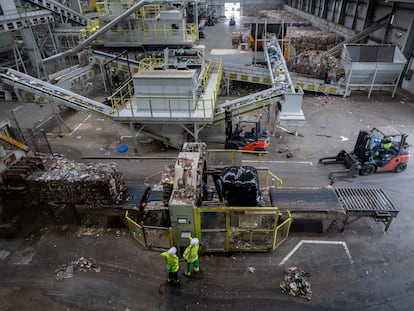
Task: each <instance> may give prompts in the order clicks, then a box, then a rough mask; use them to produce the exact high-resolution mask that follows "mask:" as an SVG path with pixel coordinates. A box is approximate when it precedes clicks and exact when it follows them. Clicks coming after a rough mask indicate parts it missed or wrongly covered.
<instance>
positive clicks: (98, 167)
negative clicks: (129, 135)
mask: <svg viewBox="0 0 414 311" xmlns="http://www.w3.org/2000/svg"><path fill="white" fill-rule="evenodd" d="M27 181H28V184H29V186H30V190H31V193H32V195H33V197H36V198H38V200H39V201H40V202H47V203H65V204H88V205H91V206H92V207H100V206H101V205H105V204H114V203H117V201H118V200H119V198H120V196H121V191H122V189H123V178H122V173H121V172H120V171H119V170H118V167H117V166H116V164H114V163H109V164H107V163H93V164H90V163H89V164H85V163H77V162H74V161H71V160H68V159H65V158H63V157H61V156H59V157H58V156H55V157H53V158H50V159H48V161H47V167H46V169H45V170H39V171H36V172H33V173H32V174H31V175H30V176H29V177H28V179H27Z"/></svg>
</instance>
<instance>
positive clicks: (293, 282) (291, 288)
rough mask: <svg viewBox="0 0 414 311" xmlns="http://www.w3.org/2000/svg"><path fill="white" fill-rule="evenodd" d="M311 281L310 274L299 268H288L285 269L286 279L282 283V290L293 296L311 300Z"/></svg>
mask: <svg viewBox="0 0 414 311" xmlns="http://www.w3.org/2000/svg"><path fill="white" fill-rule="evenodd" d="M309 279H310V274H309V273H307V272H305V271H303V270H302V269H300V268H298V267H288V268H286V269H285V277H284V279H283V280H282V281H281V282H280V288H281V289H282V290H283V292H287V293H288V294H289V295H291V296H294V297H296V296H298V297H302V298H305V299H307V300H311V298H312V290H311V285H310V281H309Z"/></svg>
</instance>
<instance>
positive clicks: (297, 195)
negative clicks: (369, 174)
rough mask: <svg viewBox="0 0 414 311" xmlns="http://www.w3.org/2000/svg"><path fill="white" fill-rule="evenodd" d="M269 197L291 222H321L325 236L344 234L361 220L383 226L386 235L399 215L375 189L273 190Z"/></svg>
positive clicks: (380, 191)
mask: <svg viewBox="0 0 414 311" xmlns="http://www.w3.org/2000/svg"><path fill="white" fill-rule="evenodd" d="M269 196H270V200H271V204H272V206H276V207H278V208H279V209H280V210H281V211H282V212H283V211H285V212H287V211H289V212H290V213H291V214H292V218H293V220H295V218H296V219H302V220H309V221H311V220H319V221H322V231H324V232H330V231H338V230H343V229H344V227H345V225H346V224H350V223H351V222H353V221H355V220H357V219H359V218H361V217H371V218H373V219H374V220H375V221H377V222H382V223H384V224H385V231H387V230H388V229H389V227H390V225H391V222H392V220H393V218H395V217H397V215H398V212H399V211H398V209H397V208H396V207H395V206H394V204H393V203H392V202H391V200H390V199H389V198H388V197H387V196H386V195H385V193H384V192H383V191H382V190H381V189H378V188H272V189H270V193H269Z"/></svg>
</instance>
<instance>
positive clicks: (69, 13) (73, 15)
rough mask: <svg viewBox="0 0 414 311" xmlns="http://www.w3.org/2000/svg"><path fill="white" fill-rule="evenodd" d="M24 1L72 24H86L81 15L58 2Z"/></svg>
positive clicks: (49, 0) (44, 0)
mask: <svg viewBox="0 0 414 311" xmlns="http://www.w3.org/2000/svg"><path fill="white" fill-rule="evenodd" d="M24 1H27V2H30V3H33V4H35V5H37V6H39V7H41V8H44V9H46V10H49V11H51V12H53V13H56V14H58V15H60V16H62V17H66V18H67V19H69V20H71V21H73V22H76V23H78V24H80V25H86V23H87V18H86V17H85V16H84V15H83V14H82V13H79V12H77V11H75V10H72V9H71V8H69V7H68V6H66V5H64V4H62V3H60V2H58V1H55V0H24Z"/></svg>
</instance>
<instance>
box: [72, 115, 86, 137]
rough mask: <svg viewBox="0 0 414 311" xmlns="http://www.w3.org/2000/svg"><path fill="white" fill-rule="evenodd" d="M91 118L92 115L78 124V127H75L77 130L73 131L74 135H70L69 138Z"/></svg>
mask: <svg viewBox="0 0 414 311" xmlns="http://www.w3.org/2000/svg"><path fill="white" fill-rule="evenodd" d="M90 117H91V115H90V114H89V115H88V116H87V117H86V118H85V119H84V120H83V121H82V122H81V123H79V124H78V126H77V127H75V129H74V130H73V131H72V133H70V134H69V136H72V134H74V133H75V132H76V131H77V130H78V129H79V128H80V127H81V126H82V125H83V124H84V123H85V122H86V121H87V120H88V119H89V118H90Z"/></svg>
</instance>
